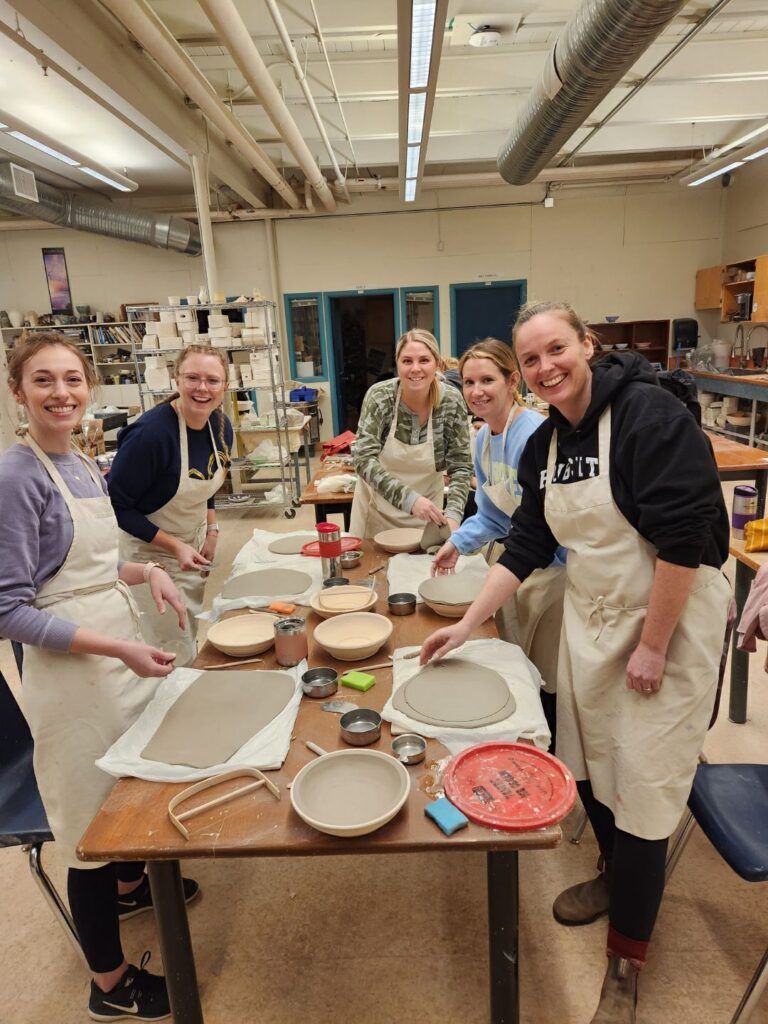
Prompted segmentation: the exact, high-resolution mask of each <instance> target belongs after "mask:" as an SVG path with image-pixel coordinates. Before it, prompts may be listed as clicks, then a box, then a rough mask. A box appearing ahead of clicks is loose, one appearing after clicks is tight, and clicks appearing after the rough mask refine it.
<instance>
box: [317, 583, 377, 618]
mask: <svg viewBox="0 0 768 1024" xmlns="http://www.w3.org/2000/svg"><path fill="white" fill-rule="evenodd" d="M331 589H332V590H335V589H336V588H335V587H332V588H331ZM309 604H310V606H311V608H312V610H313V611H315V612H317V614H318V615H319V616H320V618H321V619H330V618H333V616H334V615H346V614H350V613H352V612H365V611H368V609H369V608H373V607H375V605H376V592H375V591H374V590H371V588H370V587H356V586H351V587H344V588H343V593H339V594H335V593H334V594H329V593H328V591H327V590H319V591H318V592H317V593H316V594H313V595H312V596H311V597H310V599H309Z"/></svg>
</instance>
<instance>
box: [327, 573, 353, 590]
mask: <svg viewBox="0 0 768 1024" xmlns="http://www.w3.org/2000/svg"><path fill="white" fill-rule="evenodd" d="M348 583H349V580H348V579H347V577H346V576H330V577H329V578H328V579H327V580H323V588H324V589H325V588H326V587H344V586H346V585H347V584H348Z"/></svg>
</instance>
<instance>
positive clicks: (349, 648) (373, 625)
mask: <svg viewBox="0 0 768 1024" xmlns="http://www.w3.org/2000/svg"><path fill="white" fill-rule="evenodd" d="M393 628H394V627H393V625H392V623H391V622H390V621H389V619H388V618H386V617H385V616H384V615H377V614H376V613H375V612H352V613H349V614H345V615H335V616H334V617H333V618H332V619H326V620H325V622H321V623H320V625H319V626H318V627H317V628H316V629H315V633H314V636H315V640H317V642H318V643H319V644H320V646H321V647H323V648H324V649H325V650H326V651H328V653H329V654H330V655H332V656H333V657H334V658H338V659H339V661H362V659H363V658H370V656H371V655H372V654H375V653H376V651H378V649H379V648H380V647H383V646H384V644H385V643H386V642H387V640H389V638H390V636H391V635H392V630H393Z"/></svg>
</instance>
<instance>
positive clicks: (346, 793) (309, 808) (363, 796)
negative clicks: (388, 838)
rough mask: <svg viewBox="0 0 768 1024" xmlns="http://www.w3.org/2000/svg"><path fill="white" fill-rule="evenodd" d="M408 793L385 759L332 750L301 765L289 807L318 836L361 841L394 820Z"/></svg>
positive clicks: (402, 773) (396, 765)
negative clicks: (324, 834)
mask: <svg viewBox="0 0 768 1024" xmlns="http://www.w3.org/2000/svg"><path fill="white" fill-rule="evenodd" d="M410 788H411V780H410V778H409V776H408V772H407V770H406V769H405V767H404V766H403V765H402V764H401V763H400V762H399V761H396V760H395V759H394V757H390V756H389V754H384V753H382V752H381V751H380V750H335V751H333V752H332V753H330V754H323V756H322V757H319V758H318V759H317V760H316V761H310V762H309V763H308V764H305V765H304V767H303V768H302V769H301V771H300V772H299V774H298V775H297V776H296V778H295V779H294V780H293V783H292V785H291V804H292V806H293V809H294V811H296V813H297V814H298V816H299V817H300V818H301V819H302V821H305V822H306V823H307V824H308V825H311V826H312V828H316V829H317V830H318V831H319V832H325V833H327V834H328V835H331V836H364V835H367V834H368V833H369V832H375V831H376V829H378V828H381V827H382V825H386V824H387V822H388V821H391V820H392V818H394V816H395V815H396V814H397V812H398V811H399V810H400V809H401V808H402V806H403V804H404V803H405V801H406V800H407V799H408V794H409V792H410Z"/></svg>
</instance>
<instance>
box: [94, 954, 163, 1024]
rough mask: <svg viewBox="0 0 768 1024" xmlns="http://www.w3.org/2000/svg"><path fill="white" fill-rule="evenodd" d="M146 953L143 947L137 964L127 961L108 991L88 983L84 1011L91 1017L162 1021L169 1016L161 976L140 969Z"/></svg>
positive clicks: (142, 966)
mask: <svg viewBox="0 0 768 1024" xmlns="http://www.w3.org/2000/svg"><path fill="white" fill-rule="evenodd" d="M150 956H151V953H150V952H149V950H147V952H146V953H145V954H144V956H143V957H142V958H141V964H140V965H139V966H138V967H135V966H134V965H133V964H129V966H128V970H127V971H126V972H125V974H124V975H123V976H122V978H121V979H120V981H118V983H117V984H116V985H115V987H114V988H113V989H111V990H110V991H109V992H102V991H101V989H100V988H99V986H98V985H97V984H96V983H95V982H94V981H92V982H91V998H90V999H89V1001H88V1013H89V1015H90V1017H91V1018H92V1019H93V1020H165V1019H166V1018H167V1017H170V1016H171V1005H170V1003H169V1002H168V992H167V990H166V987H165V978H163V977H161V976H159V975H157V974H150V973H149V971H145V970H144V965H145V964H147V963H149V958H150Z"/></svg>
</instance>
